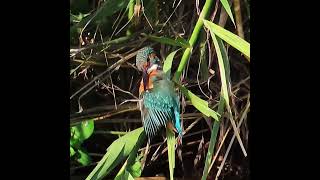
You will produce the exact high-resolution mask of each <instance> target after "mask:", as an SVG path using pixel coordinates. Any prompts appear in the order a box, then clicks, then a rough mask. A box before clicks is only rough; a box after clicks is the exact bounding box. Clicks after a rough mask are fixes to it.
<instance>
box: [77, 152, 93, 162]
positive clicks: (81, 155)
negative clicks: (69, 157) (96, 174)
mask: <svg viewBox="0 0 320 180" xmlns="http://www.w3.org/2000/svg"><path fill="white" fill-rule="evenodd" d="M77 156H79V157H78V158H77V161H78V162H79V163H80V164H82V165H83V166H87V165H89V164H90V163H91V158H90V156H89V155H88V153H87V152H85V151H84V150H83V149H78V151H77Z"/></svg>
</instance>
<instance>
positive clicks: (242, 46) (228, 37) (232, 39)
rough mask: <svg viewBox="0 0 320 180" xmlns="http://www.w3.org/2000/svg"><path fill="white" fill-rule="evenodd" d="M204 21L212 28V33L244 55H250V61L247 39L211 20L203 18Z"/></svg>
mask: <svg viewBox="0 0 320 180" xmlns="http://www.w3.org/2000/svg"><path fill="white" fill-rule="evenodd" d="M203 22H204V25H205V26H206V27H207V28H208V29H209V30H210V33H214V34H215V35H217V36H218V37H219V38H221V39H222V40H224V41H226V42H227V43H228V44H230V45H231V46H232V47H234V48H236V49H237V50H239V51H240V52H242V53H243V54H244V55H246V56H247V57H249V58H248V60H249V61H250V44H249V43H248V42H247V41H245V40H244V39H242V38H240V37H239V36H237V35H235V34H233V33H232V32H230V31H228V30H225V29H224V28H222V27H220V26H218V25H216V24H214V23H212V22H210V21H207V20H203Z"/></svg>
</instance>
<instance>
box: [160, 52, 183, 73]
mask: <svg viewBox="0 0 320 180" xmlns="http://www.w3.org/2000/svg"><path fill="white" fill-rule="evenodd" d="M179 50H180V49H178V50H176V51H173V52H172V53H170V54H169V55H168V56H167V58H166V60H165V61H164V65H163V72H164V73H165V74H167V76H168V77H170V76H171V67H172V61H173V58H174V56H175V55H176V53H177V52H178V51H179Z"/></svg>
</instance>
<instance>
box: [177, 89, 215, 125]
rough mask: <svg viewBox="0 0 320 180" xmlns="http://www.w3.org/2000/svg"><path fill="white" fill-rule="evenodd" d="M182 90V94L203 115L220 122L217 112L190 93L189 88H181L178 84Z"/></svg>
mask: <svg viewBox="0 0 320 180" xmlns="http://www.w3.org/2000/svg"><path fill="white" fill-rule="evenodd" d="M177 85H178V87H179V88H180V90H181V92H182V93H183V94H184V95H185V96H186V97H187V98H188V99H189V100H190V101H191V103H192V105H193V106H194V107H195V108H197V109H198V110H199V111H200V112H201V113H202V114H204V115H206V116H208V117H212V118H213V119H215V120H217V121H218V120H219V118H218V116H220V115H219V114H218V113H217V112H215V111H214V110H212V109H211V108H209V106H208V102H207V101H205V100H203V99H201V98H199V97H198V96H196V95H195V94H193V93H192V92H191V91H189V90H188V89H187V88H185V87H183V86H181V85H180V84H177Z"/></svg>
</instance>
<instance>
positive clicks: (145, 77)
mask: <svg viewBox="0 0 320 180" xmlns="http://www.w3.org/2000/svg"><path fill="white" fill-rule="evenodd" d="M142 79H143V89H144V91H146V90H147V84H148V83H149V82H148V80H149V77H148V72H147V69H144V70H143V73H142Z"/></svg>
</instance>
